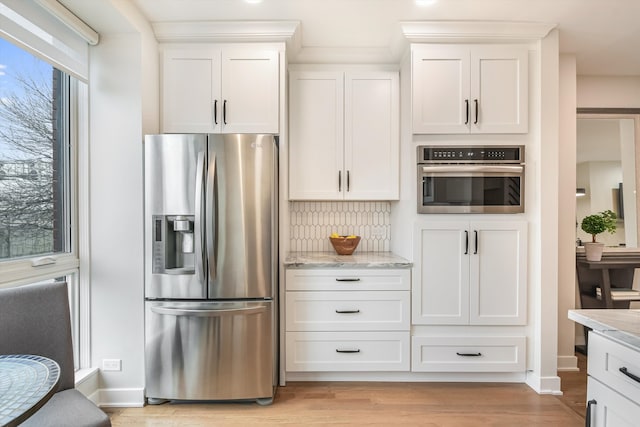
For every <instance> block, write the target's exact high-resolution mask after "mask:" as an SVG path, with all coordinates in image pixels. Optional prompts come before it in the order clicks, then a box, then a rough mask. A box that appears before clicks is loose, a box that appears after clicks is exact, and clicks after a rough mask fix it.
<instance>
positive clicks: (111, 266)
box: [89, 34, 144, 406]
mask: <svg viewBox="0 0 640 427" xmlns="http://www.w3.org/2000/svg"><path fill="white" fill-rule="evenodd" d="M140 80H141V79H140V36H139V35H136V34H120V35H109V34H103V35H102V37H101V42H100V44H99V45H98V46H96V47H95V48H92V50H91V69H90V86H89V97H90V180H91V183H90V193H91V196H90V200H91V202H90V211H91V289H92V291H91V292H92V294H91V301H92V304H91V311H92V325H91V326H92V327H91V336H92V343H91V359H92V364H93V365H94V366H98V367H102V360H103V359H121V360H122V371H121V372H101V374H102V375H101V383H100V387H101V389H103V390H111V394H112V396H111V397H109V398H108V399H107V400H108V401H109V402H110V403H119V402H122V403H125V404H131V402H139V403H142V399H143V386H144V358H143V354H144V315H143V236H142V231H143V225H142V145H141V143H140V135H141V134H142V129H141V123H142V121H141V116H142V105H141V96H140V95H141V81H140ZM116 391H117V392H119V393H117V394H118V397H116V396H115V395H114V394H116V393H115V392H116ZM102 394H103V393H101V396H100V397H99V399H98V400H99V401H100V402H101V403H103V402H104V400H105V396H103V395H102ZM125 406H127V405H125Z"/></svg>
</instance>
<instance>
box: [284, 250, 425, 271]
mask: <svg viewBox="0 0 640 427" xmlns="http://www.w3.org/2000/svg"><path fill="white" fill-rule="evenodd" d="M284 265H285V266H286V267H288V268H319V267H327V268H410V267H412V266H413V263H411V262H410V261H409V260H407V259H405V258H402V257H400V256H398V255H395V254H393V253H391V252H356V253H354V254H353V255H338V254H336V253H335V252H290V253H289V254H288V255H287V257H286V258H285V260H284Z"/></svg>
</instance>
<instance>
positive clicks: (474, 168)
mask: <svg viewBox="0 0 640 427" xmlns="http://www.w3.org/2000/svg"><path fill="white" fill-rule="evenodd" d="M523 171H524V166H522V165H514V166H506V165H505V166H501V165H490V166H488V165H487V166H485V165H442V166H431V165H429V166H422V172H424V173H510V174H521V173H522V172H523Z"/></svg>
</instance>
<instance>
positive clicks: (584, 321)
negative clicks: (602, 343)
mask: <svg viewBox="0 0 640 427" xmlns="http://www.w3.org/2000/svg"><path fill="white" fill-rule="evenodd" d="M569 319H571V320H573V321H575V322H577V323H580V324H581V325H584V326H587V327H589V328H591V329H593V330H594V331H598V332H601V333H602V334H604V335H606V336H608V337H611V338H613V339H615V340H617V341H620V342H623V343H625V344H628V345H631V346H633V347H636V348H638V349H640V310H634V309H629V310H624V309H615V308H614V309H594V310H569Z"/></svg>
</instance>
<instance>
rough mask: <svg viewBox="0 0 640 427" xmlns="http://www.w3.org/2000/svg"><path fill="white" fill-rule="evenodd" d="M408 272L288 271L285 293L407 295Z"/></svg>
mask: <svg viewBox="0 0 640 427" xmlns="http://www.w3.org/2000/svg"><path fill="white" fill-rule="evenodd" d="M410 274H411V271H410V270H409V269H408V268H407V269H291V268H290V269H287V273H286V289H287V290H288V291H393V290H397V291H408V290H409V289H410V288H411V276H410Z"/></svg>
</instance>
